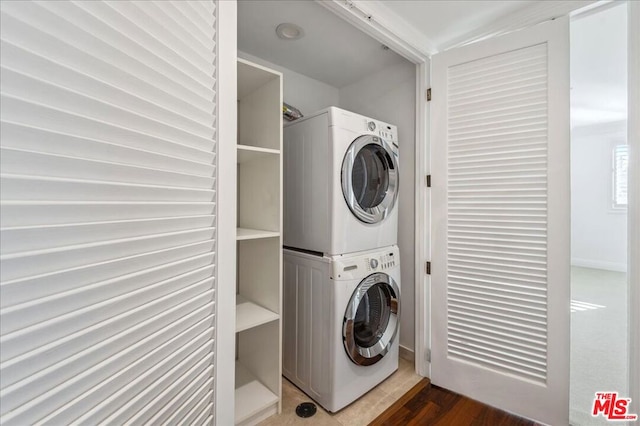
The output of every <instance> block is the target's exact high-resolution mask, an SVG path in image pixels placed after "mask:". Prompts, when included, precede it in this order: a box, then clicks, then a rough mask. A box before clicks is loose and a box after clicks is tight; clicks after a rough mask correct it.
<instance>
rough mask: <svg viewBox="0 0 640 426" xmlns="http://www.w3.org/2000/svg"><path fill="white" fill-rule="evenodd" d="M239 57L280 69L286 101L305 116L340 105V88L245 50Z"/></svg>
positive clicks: (239, 53) (239, 52)
mask: <svg viewBox="0 0 640 426" xmlns="http://www.w3.org/2000/svg"><path fill="white" fill-rule="evenodd" d="M238 57H239V58H242V59H246V60H248V61H251V62H255V63H256V64H259V65H262V66H265V67H268V68H271V69H274V70H276V71H280V72H281V73H282V75H283V81H284V89H283V92H284V94H283V97H284V101H285V102H286V103H288V104H289V105H291V106H294V107H296V108H298V109H299V110H300V112H302V114H303V115H305V116H306V115H310V114H312V113H314V112H316V111H319V110H321V109H324V108H327V107H330V106H336V105H338V102H339V93H338V89H337V88H335V87H333V86H330V85H328V84H326V83H323V82H321V81H318V80H314V79H313V78H310V77H307V76H306V75H302V74H299V73H297V72H295V71H291V70H290V69H288V68H285V67H282V66H280V65H276V64H274V63H272V62H269V61H266V60H264V59H262V58H258V57H257V56H253V55H250V54H248V53H245V52H241V51H238Z"/></svg>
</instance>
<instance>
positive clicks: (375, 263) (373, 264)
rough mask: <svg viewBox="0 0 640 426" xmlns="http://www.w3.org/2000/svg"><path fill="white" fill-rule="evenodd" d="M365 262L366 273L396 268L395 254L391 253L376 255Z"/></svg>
mask: <svg viewBox="0 0 640 426" xmlns="http://www.w3.org/2000/svg"><path fill="white" fill-rule="evenodd" d="M367 260H368V268H367V271H370V272H378V271H386V270H387V269H389V268H394V267H395V266H396V254H395V253H394V252H393V251H390V252H388V253H386V252H385V253H384V254H378V255H376V257H370V258H368V259H367ZM398 264H399V263H398Z"/></svg>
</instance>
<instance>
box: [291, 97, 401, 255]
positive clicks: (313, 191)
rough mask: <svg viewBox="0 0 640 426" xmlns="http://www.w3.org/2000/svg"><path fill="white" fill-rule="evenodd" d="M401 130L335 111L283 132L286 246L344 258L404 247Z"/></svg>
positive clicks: (301, 120)
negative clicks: (400, 203) (400, 205)
mask: <svg viewBox="0 0 640 426" xmlns="http://www.w3.org/2000/svg"><path fill="white" fill-rule="evenodd" d="M398 177H399V173H398V132H397V128H396V126H393V125H391V124H387V123H384V122H381V121H378V120H374V119H371V118H368V117H364V116H362V115H358V114H355V113H352V112H349V111H345V110H343V109H340V108H336V107H330V108H328V109H326V110H323V111H320V112H318V113H316V114H313V115H311V116H309V117H306V118H303V119H300V120H297V121H294V122H292V123H290V124H288V125H286V126H285V128H284V236H283V238H284V245H285V246H287V247H294V248H299V249H305V250H312V251H316V252H319V253H324V254H329V255H337V254H345V253H353V252H357V251H362V250H371V249H374V248H379V247H386V246H390V245H393V244H397V242H398V241H397V238H398V209H397V205H396V204H397V203H396V200H397V197H398V184H399V182H398Z"/></svg>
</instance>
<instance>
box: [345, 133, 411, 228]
mask: <svg viewBox="0 0 640 426" xmlns="http://www.w3.org/2000/svg"><path fill="white" fill-rule="evenodd" d="M397 156H398V154H397V151H395V150H394V149H392V147H391V146H390V145H389V144H388V143H387V142H386V141H385V140H384V139H382V138H379V137H377V136H371V135H365V136H360V137H358V138H357V139H356V140H354V141H353V142H352V143H351V145H350V146H349V149H347V152H346V154H345V156H344V160H343V161H342V194H343V195H344V199H345V201H346V202H347V205H348V206H349V209H350V210H351V212H352V213H353V214H354V215H355V216H356V217H357V218H358V219H359V220H360V221H362V222H365V223H378V222H380V221H382V220H383V219H384V218H385V217H387V215H388V214H389V213H390V212H391V210H392V209H393V207H394V205H395V203H396V199H397V198H398V159H397Z"/></svg>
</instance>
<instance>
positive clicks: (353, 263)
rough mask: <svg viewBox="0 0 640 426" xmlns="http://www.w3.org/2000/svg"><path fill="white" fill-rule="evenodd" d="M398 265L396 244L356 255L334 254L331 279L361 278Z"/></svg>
mask: <svg viewBox="0 0 640 426" xmlns="http://www.w3.org/2000/svg"><path fill="white" fill-rule="evenodd" d="M399 267H400V254H399V250H398V247H397V246H391V247H387V248H385V249H379V250H375V251H374V250H371V251H367V252H363V253H360V254H358V255H355V256H354V255H352V254H351V255H342V256H336V257H334V259H333V262H332V268H331V269H332V271H331V273H332V278H333V279H340V280H341V279H362V278H365V277H367V276H368V275H371V274H373V273H375V272H389V271H390V270H392V269H394V268H399Z"/></svg>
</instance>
